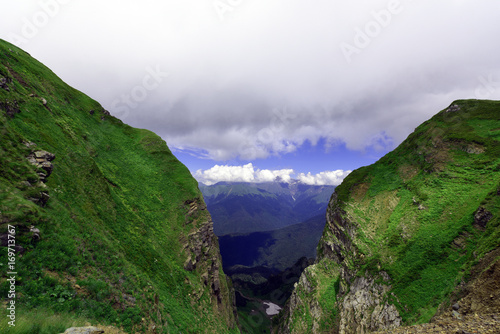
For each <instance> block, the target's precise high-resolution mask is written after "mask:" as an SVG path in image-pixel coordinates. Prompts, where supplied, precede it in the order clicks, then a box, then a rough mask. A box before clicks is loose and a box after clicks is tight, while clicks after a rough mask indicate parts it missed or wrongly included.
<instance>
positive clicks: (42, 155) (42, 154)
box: [33, 151, 56, 161]
mask: <svg viewBox="0 0 500 334" xmlns="http://www.w3.org/2000/svg"><path fill="white" fill-rule="evenodd" d="M33 154H34V155H35V158H37V159H44V160H47V161H52V160H54V159H55V158H56V155H55V154H54V153H50V152H47V151H35V152H33Z"/></svg>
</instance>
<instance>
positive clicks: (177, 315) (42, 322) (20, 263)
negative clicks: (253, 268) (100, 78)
mask: <svg viewBox="0 0 500 334" xmlns="http://www.w3.org/2000/svg"><path fill="white" fill-rule="evenodd" d="M9 226H11V227H10V228H12V227H14V228H15V230H16V236H15V241H16V245H17V248H16V250H17V253H16V254H17V259H16V263H15V269H16V271H17V277H16V285H15V288H16V298H15V302H16V304H15V305H16V326H15V327H10V326H8V324H7V321H6V320H5V319H7V318H6V316H5V315H4V312H5V307H2V316H1V318H2V320H1V321H0V332H1V333H50V334H53V333H60V332H63V331H64V330H65V329H66V328H67V327H70V326H72V325H83V324H84V323H85V322H89V323H91V324H102V325H115V326H116V327H122V329H123V330H124V331H125V332H128V333H136V332H139V333H234V332H239V331H238V329H237V326H236V320H235V317H234V311H233V304H232V302H233V295H232V291H231V287H230V284H229V283H228V281H227V280H226V276H225V275H224V273H223V272H222V265H221V261H220V254H219V248H218V242H217V238H216V237H215V235H214V234H213V228H212V222H211V219H210V215H209V214H208V212H207V210H206V207H205V205H204V202H203V199H202V196H201V193H200V192H199V190H198V184H197V182H196V181H195V180H194V179H193V178H192V176H191V175H190V173H189V171H188V169H187V168H186V167H185V166H183V165H182V164H181V163H180V162H179V161H178V160H177V159H176V158H175V157H174V156H173V155H172V153H171V152H170V150H169V149H168V147H167V145H166V143H165V142H164V141H163V140H162V139H161V138H160V137H158V136H157V135H155V134H154V133H152V132H150V131H146V130H141V129H134V128H132V127H130V126H127V125H126V124H123V123H122V122H121V121H120V120H118V119H116V118H114V117H112V116H110V115H109V113H108V112H106V111H105V110H104V109H103V108H102V106H100V105H99V103H97V102H96V101H94V100H92V99H91V98H89V97H88V96H86V95H84V94H82V93H81V92H79V91H77V90H75V89H73V88H71V87H69V86H68V85H66V84H65V83H64V82H62V81H61V80H60V79H59V78H58V77H57V76H56V75H55V74H54V73H52V72H51V71H50V70H49V69H48V68H46V67H45V66H43V65H42V64H40V63H39V62H38V61H36V60H35V59H33V58H32V57H31V56H30V55H28V54H27V53H25V52H24V51H22V50H20V49H18V48H16V47H15V46H13V45H10V44H9V43H7V42H4V41H1V40H0V238H1V242H2V246H6V245H7V244H8V238H9V236H8V229H9ZM0 250H1V254H0V263H1V266H0V298H1V300H2V301H3V305H4V306H6V305H7V302H10V300H11V299H9V298H8V291H9V290H10V282H8V281H6V279H7V272H8V271H10V270H9V269H8V266H7V262H8V259H7V248H6V247H0ZM9 277H10V276H9Z"/></svg>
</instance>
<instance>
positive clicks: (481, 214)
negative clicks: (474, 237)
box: [474, 207, 493, 228]
mask: <svg viewBox="0 0 500 334" xmlns="http://www.w3.org/2000/svg"><path fill="white" fill-rule="evenodd" d="M491 218H493V214H492V213H491V212H489V211H487V210H486V209H485V208H483V207H480V208H479V209H477V211H476V212H475V213H474V224H475V225H478V226H481V227H482V228H485V227H486V225H487V224H488V222H489V221H490V220H491Z"/></svg>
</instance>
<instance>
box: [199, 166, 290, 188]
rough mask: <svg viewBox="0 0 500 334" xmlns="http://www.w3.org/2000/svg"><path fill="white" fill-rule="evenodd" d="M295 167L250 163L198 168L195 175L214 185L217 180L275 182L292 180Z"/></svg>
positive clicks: (202, 180)
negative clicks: (270, 168) (260, 166)
mask: <svg viewBox="0 0 500 334" xmlns="http://www.w3.org/2000/svg"><path fill="white" fill-rule="evenodd" d="M292 174H293V169H280V170H269V169H258V168H255V167H254V166H253V164H251V163H249V164H246V165H243V166H219V165H215V166H214V167H212V168H210V169H207V170H201V169H200V170H197V171H196V172H195V174H194V177H195V178H196V179H197V180H198V181H200V182H202V183H204V184H207V185H212V184H215V183H217V182H222V181H225V182H252V183H262V182H273V181H276V180H278V179H279V180H281V181H283V182H290V180H291V175H292Z"/></svg>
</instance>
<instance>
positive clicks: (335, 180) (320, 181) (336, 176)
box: [297, 170, 351, 186]
mask: <svg viewBox="0 0 500 334" xmlns="http://www.w3.org/2000/svg"><path fill="white" fill-rule="evenodd" d="M350 172H351V171H350V170H347V171H345V170H335V171H327V172H321V173H318V174H314V175H313V174H311V173H307V174H304V173H300V174H299V175H298V176H297V180H299V181H300V182H302V183H305V184H310V185H316V186H322V185H330V186H338V185H339V184H341V183H342V181H343V180H344V178H345V177H346V176H347V175H349V173H350Z"/></svg>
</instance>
